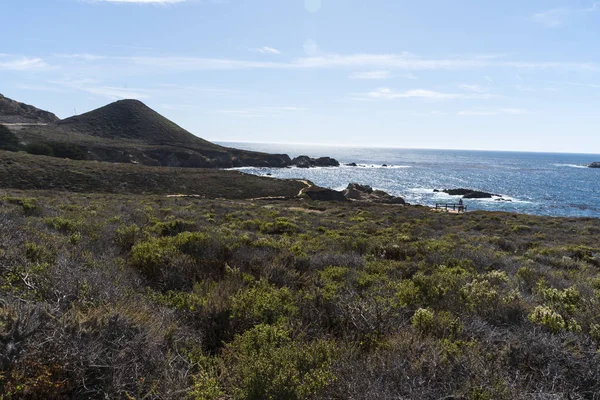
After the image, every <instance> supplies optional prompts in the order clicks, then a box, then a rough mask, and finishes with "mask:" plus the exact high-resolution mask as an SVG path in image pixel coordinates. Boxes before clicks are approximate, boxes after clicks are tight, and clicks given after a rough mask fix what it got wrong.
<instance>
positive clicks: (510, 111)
mask: <svg viewBox="0 0 600 400" xmlns="http://www.w3.org/2000/svg"><path fill="white" fill-rule="evenodd" d="M527 113H528V112H527V111H526V110H521V109H518V108H501V109H497V110H467V111H459V112H458V113H457V115H459V116H461V117H491V116H495V115H523V114H527Z"/></svg>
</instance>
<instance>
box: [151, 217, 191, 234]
mask: <svg viewBox="0 0 600 400" xmlns="http://www.w3.org/2000/svg"><path fill="white" fill-rule="evenodd" d="M195 229H196V223H195V222H193V221H184V220H182V219H172V220H168V221H164V222H157V223H156V224H154V226H153V227H152V231H154V232H156V233H157V234H159V235H160V236H175V235H178V234H180V233H182V232H191V231H194V230H195Z"/></svg>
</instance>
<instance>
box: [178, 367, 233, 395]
mask: <svg viewBox="0 0 600 400" xmlns="http://www.w3.org/2000/svg"><path fill="white" fill-rule="evenodd" d="M224 394H225V393H224V392H223V390H222V389H221V385H220V384H219V380H218V379H217V378H216V377H214V376H212V375H210V374H208V373H206V372H204V371H203V372H201V373H199V374H198V375H196V376H194V385H193V386H192V389H191V390H190V391H189V392H188V393H187V397H188V398H189V399H190V400H220V399H223V396H224Z"/></svg>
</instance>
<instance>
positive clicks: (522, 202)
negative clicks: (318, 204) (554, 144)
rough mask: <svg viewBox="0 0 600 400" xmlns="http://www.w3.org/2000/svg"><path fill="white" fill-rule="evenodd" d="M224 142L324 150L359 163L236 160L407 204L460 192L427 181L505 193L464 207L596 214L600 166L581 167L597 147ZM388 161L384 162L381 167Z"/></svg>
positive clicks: (260, 171) (315, 153)
mask: <svg viewBox="0 0 600 400" xmlns="http://www.w3.org/2000/svg"><path fill="white" fill-rule="evenodd" d="M221 144H223V145H225V146H230V147H236V148H242V149H248V150H256V151H264V152H269V153H286V154H289V155H290V157H295V156H298V155H302V154H305V155H309V156H311V157H320V156H330V157H333V158H335V159H337V160H338V161H340V163H342V164H345V163H351V162H354V163H356V164H358V165H359V166H358V167H348V166H341V167H339V168H311V169H300V168H283V169H281V168H239V169H240V170H242V171H244V172H246V173H251V174H256V175H267V174H271V176H273V177H277V178H298V179H309V180H311V181H313V182H314V183H315V184H317V185H319V186H324V187H329V188H332V189H336V190H341V189H343V188H345V187H346V186H347V185H348V183H350V182H357V183H361V184H366V185H370V186H372V187H373V188H375V189H381V190H384V191H386V192H388V193H390V194H393V195H396V196H401V197H403V198H404V199H405V200H406V201H407V202H409V203H412V204H422V205H429V206H433V205H435V203H443V202H457V201H458V198H459V197H456V196H449V195H447V194H445V193H434V192H433V189H446V188H469V189H477V190H483V191H486V192H490V193H495V194H499V195H502V197H503V198H504V199H506V200H510V201H498V200H496V199H481V200H475V199H469V200H465V204H466V205H468V208H469V210H494V211H509V212H518V213H526V214H535V215H550V216H569V217H596V218H597V217H600V169H592V168H586V165H587V164H589V163H591V162H593V161H600V155H593V154H558V153H521V152H496V151H467V150H415V149H392V148H355V147H333V146H309V145H302V146H299V145H283V144H263V143H230V142H228V143H221ZM383 164H387V165H388V167H383Z"/></svg>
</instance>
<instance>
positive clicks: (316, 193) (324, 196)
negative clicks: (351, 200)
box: [304, 186, 347, 201]
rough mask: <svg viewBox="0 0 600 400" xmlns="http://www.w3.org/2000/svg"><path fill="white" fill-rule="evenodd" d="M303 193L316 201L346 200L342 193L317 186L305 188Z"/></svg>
mask: <svg viewBox="0 0 600 400" xmlns="http://www.w3.org/2000/svg"><path fill="white" fill-rule="evenodd" d="M304 194H305V195H306V196H307V197H308V198H309V199H311V200H317V201H347V199H346V197H345V196H344V193H342V192H338V191H337V190H333V189H327V188H322V187H318V186H312V187H310V188H308V189H306V190H305V191H304Z"/></svg>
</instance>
